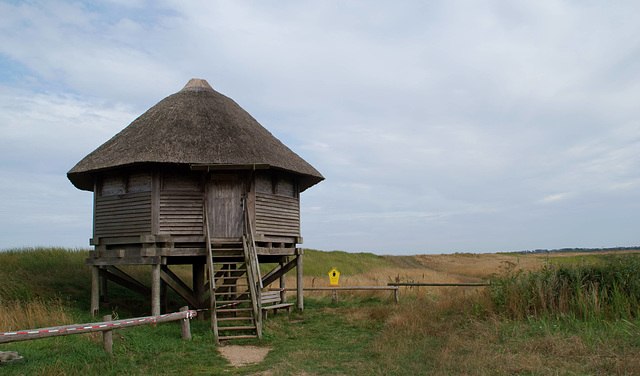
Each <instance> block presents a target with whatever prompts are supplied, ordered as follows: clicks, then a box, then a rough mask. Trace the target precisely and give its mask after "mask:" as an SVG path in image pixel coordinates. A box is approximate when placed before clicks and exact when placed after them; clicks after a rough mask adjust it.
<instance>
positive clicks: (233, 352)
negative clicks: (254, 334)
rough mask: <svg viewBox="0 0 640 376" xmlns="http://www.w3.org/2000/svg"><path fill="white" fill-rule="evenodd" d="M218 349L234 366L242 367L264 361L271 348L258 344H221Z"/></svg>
mask: <svg viewBox="0 0 640 376" xmlns="http://www.w3.org/2000/svg"><path fill="white" fill-rule="evenodd" d="M218 351H220V355H222V356H223V357H224V358H225V359H227V360H228V361H229V363H231V365H232V366H234V367H242V366H246V365H249V364H255V363H260V362H262V361H263V360H264V358H265V357H266V356H267V354H268V353H269V351H271V349H270V348H268V347H257V346H221V347H218Z"/></svg>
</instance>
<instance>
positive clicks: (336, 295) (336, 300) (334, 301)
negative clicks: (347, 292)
mask: <svg viewBox="0 0 640 376" xmlns="http://www.w3.org/2000/svg"><path fill="white" fill-rule="evenodd" d="M332 291H333V292H332V293H331V298H332V300H333V304H338V290H335V289H334V290H332Z"/></svg>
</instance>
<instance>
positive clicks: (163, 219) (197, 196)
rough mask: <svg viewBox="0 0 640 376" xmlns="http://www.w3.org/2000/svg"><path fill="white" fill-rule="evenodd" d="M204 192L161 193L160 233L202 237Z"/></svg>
mask: <svg viewBox="0 0 640 376" xmlns="http://www.w3.org/2000/svg"><path fill="white" fill-rule="evenodd" d="M202 210H203V200H202V192H193V193H192V192H185V191H183V192H175V191H173V192H172V191H161V192H160V216H159V221H160V227H159V228H160V233H163V234H171V235H202V234H203V233H204V225H203V223H204V221H203V218H202Z"/></svg>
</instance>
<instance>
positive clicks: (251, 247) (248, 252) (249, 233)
mask: <svg viewBox="0 0 640 376" xmlns="http://www.w3.org/2000/svg"><path fill="white" fill-rule="evenodd" d="M242 209H243V212H244V213H243V214H244V231H243V232H244V234H243V236H242V249H243V251H244V260H245V264H246V265H247V280H248V284H249V295H250V296H251V308H252V310H253V317H254V319H255V324H256V333H257V334H258V338H262V315H261V314H260V292H261V291H262V278H261V276H260V264H259V263H258V253H257V252H256V244H255V240H254V236H253V227H252V226H251V217H250V216H249V208H248V207H247V200H246V198H245V199H243V200H242Z"/></svg>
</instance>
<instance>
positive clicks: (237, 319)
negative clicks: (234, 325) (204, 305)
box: [218, 316, 253, 321]
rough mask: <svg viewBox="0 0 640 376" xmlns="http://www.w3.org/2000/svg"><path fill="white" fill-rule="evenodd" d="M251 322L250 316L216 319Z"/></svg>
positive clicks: (220, 318)
mask: <svg viewBox="0 0 640 376" xmlns="http://www.w3.org/2000/svg"><path fill="white" fill-rule="evenodd" d="M246 320H250V321H253V317H252V316H236V317H218V321H246Z"/></svg>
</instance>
